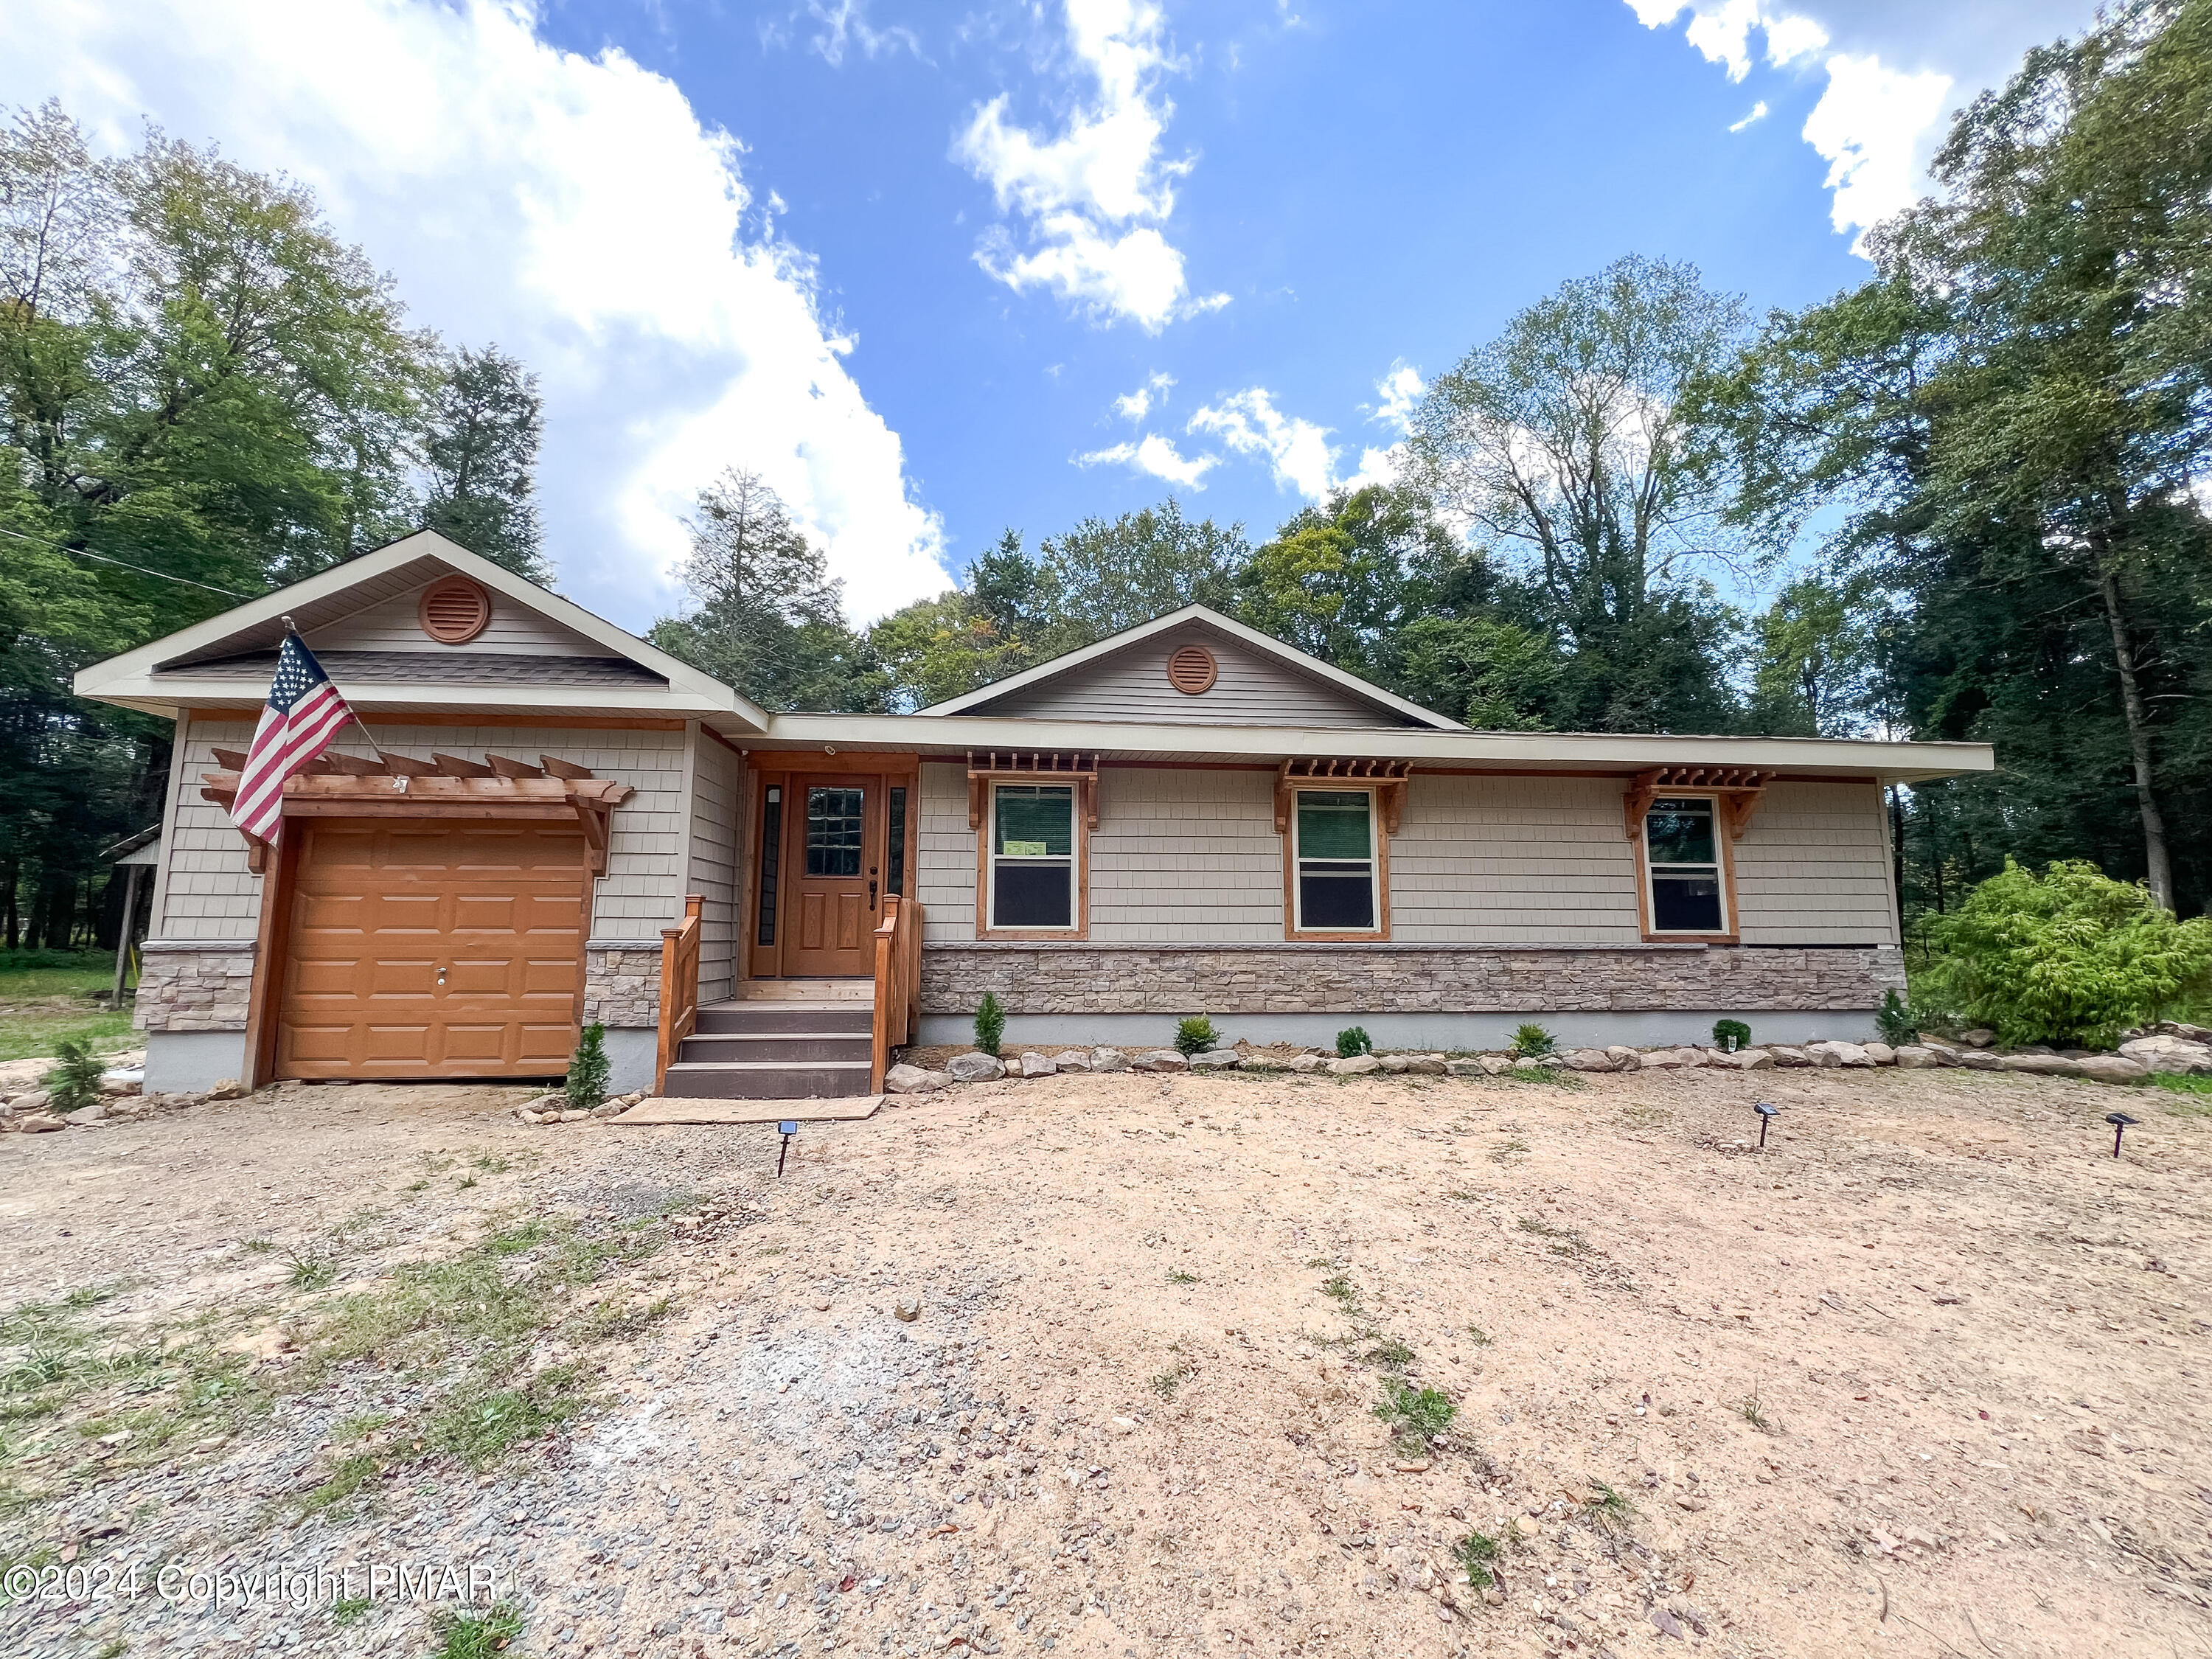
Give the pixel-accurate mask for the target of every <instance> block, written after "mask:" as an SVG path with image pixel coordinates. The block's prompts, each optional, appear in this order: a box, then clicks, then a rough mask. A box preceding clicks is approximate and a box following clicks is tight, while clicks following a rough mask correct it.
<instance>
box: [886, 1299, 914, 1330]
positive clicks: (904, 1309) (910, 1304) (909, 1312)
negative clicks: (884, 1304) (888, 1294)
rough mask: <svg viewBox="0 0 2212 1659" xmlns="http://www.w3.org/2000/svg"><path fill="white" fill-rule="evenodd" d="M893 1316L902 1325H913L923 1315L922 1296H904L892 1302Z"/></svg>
mask: <svg viewBox="0 0 2212 1659" xmlns="http://www.w3.org/2000/svg"><path fill="white" fill-rule="evenodd" d="M891 1317H892V1318H893V1319H896V1320H897V1321H898V1322H899V1323H900V1324H902V1325H911V1324H913V1323H914V1322H915V1320H917V1319H919V1318H921V1297H918V1296H902V1297H899V1299H898V1300H897V1301H896V1302H894V1303H893V1304H891Z"/></svg>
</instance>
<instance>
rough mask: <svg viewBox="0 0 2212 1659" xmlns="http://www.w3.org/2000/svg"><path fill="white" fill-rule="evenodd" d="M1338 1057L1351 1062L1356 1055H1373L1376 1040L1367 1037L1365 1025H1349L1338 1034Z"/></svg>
mask: <svg viewBox="0 0 2212 1659" xmlns="http://www.w3.org/2000/svg"><path fill="white" fill-rule="evenodd" d="M1336 1052H1337V1057H1338V1058H1339V1059H1340V1060H1350V1059H1351V1058H1352V1056H1353V1055H1354V1054H1373V1053H1374V1052H1375V1040H1374V1039H1373V1038H1372V1037H1370V1036H1368V1035H1367V1028H1366V1027H1365V1026H1364V1025H1347V1026H1346V1027H1345V1028H1344V1029H1343V1030H1341V1031H1339V1032H1338V1033H1337V1034H1336Z"/></svg>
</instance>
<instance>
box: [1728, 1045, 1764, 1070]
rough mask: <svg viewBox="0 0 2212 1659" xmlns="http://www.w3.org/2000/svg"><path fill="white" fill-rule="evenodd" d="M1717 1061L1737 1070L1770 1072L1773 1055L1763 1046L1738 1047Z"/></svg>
mask: <svg viewBox="0 0 2212 1659" xmlns="http://www.w3.org/2000/svg"><path fill="white" fill-rule="evenodd" d="M1717 1064H1720V1065H1723V1066H1735V1068H1736V1070H1738V1071H1739V1072H1771V1071H1772V1070H1773V1069H1774V1056H1773V1054H1771V1053H1769V1052H1768V1051H1767V1050H1766V1049H1765V1048H1739V1049H1737V1050H1736V1051H1735V1053H1734V1054H1729V1055H1727V1056H1726V1057H1724V1058H1723V1059H1722V1060H1719V1061H1718V1062H1717Z"/></svg>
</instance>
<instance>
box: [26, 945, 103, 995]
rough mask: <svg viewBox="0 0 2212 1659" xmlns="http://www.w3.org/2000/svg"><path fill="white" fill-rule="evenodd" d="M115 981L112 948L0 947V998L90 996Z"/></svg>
mask: <svg viewBox="0 0 2212 1659" xmlns="http://www.w3.org/2000/svg"><path fill="white" fill-rule="evenodd" d="M114 984H115V952H114V951H0V1002H25V1001H28V1000H31V999H33V998H35V997H84V996H90V995H91V994H93V993H94V991H106V990H108V989H111V988H112V987H113V986H114Z"/></svg>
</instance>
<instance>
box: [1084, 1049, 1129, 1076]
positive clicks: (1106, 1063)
mask: <svg viewBox="0 0 2212 1659" xmlns="http://www.w3.org/2000/svg"><path fill="white" fill-rule="evenodd" d="M1128 1069H1129V1057H1128V1055H1127V1054H1123V1053H1122V1052H1121V1050H1120V1049H1119V1048H1093V1049H1092V1050H1091V1070H1092V1071H1094V1072H1126V1071H1127V1070H1128Z"/></svg>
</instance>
